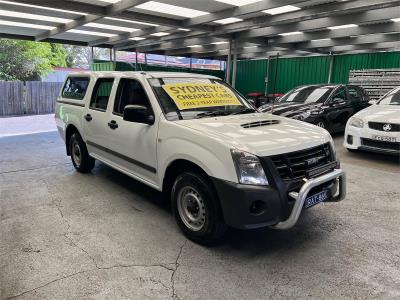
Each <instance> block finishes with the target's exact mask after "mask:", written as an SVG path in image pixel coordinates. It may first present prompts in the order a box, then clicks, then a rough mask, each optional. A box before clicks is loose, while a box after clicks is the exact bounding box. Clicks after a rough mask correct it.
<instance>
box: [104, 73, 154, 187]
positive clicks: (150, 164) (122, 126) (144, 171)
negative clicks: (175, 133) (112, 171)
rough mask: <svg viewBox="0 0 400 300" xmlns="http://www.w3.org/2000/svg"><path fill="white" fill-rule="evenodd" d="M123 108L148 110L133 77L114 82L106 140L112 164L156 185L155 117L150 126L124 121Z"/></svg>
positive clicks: (147, 99) (145, 97) (141, 88)
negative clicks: (140, 106)
mask: <svg viewBox="0 0 400 300" xmlns="http://www.w3.org/2000/svg"><path fill="white" fill-rule="evenodd" d="M126 105H142V106H146V107H147V108H148V109H149V110H150V111H153V110H152V107H151V104H150V101H149V98H148V95H147V93H146V91H145V89H144V88H143V85H142V83H141V82H140V81H139V80H138V79H135V78H133V77H130V78H121V79H120V81H119V83H118V88H117V92H116V94H115V100H114V103H113V106H112V107H111V109H112V113H111V114H110V115H109V116H110V120H108V122H110V123H112V124H115V125H114V126H113V128H110V130H109V132H108V136H107V139H108V141H109V145H110V147H111V150H112V151H113V152H114V156H115V161H116V162H117V163H118V165H119V166H120V167H121V168H122V169H124V170H125V171H127V172H129V173H132V174H133V175H135V176H136V177H138V179H139V180H142V181H146V182H147V183H150V184H157V176H156V174H157V155H156V148H157V132H158V122H159V118H158V117H157V116H154V118H155V122H154V124H153V125H148V124H142V123H135V122H128V121H125V120H124V119H123V113H124V108H125V106H126Z"/></svg>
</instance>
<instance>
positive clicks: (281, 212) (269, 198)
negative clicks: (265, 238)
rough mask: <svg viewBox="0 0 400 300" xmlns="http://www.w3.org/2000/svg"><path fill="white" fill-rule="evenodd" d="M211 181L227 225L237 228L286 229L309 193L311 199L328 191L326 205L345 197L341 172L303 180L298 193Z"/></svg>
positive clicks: (297, 214) (223, 181)
mask: <svg viewBox="0 0 400 300" xmlns="http://www.w3.org/2000/svg"><path fill="white" fill-rule="evenodd" d="M212 180H213V183H214V186H215V188H216V191H217V194H218V197H219V199H220V203H221V208H222V213H223V216H224V220H225V222H226V224H227V225H229V226H231V227H234V228H240V229H253V228H260V227H267V226H271V227H273V228H277V229H289V228H291V227H293V226H294V225H295V224H296V222H297V220H298V218H299V216H300V213H301V211H302V209H303V206H304V201H305V199H306V198H307V196H308V195H309V193H310V192H311V193H310V196H311V194H315V193H317V192H319V191H320V190H321V189H326V190H328V191H329V194H330V195H331V198H329V199H327V200H325V202H335V201H340V200H342V199H343V198H344V197H345V194H346V183H345V182H346V180H345V173H344V172H343V170H341V169H335V170H333V171H331V172H329V173H327V174H324V175H321V176H319V177H316V178H311V179H308V180H306V181H305V183H304V184H303V185H302V187H301V188H300V190H299V191H298V192H293V191H292V192H286V191H283V190H282V189H283V188H282V187H281V189H280V190H279V188H277V187H274V186H252V185H244V184H238V183H233V182H229V181H225V180H221V179H216V178H213V179H212ZM278 186H280V185H278ZM338 190H339V191H338Z"/></svg>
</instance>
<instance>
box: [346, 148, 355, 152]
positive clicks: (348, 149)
mask: <svg viewBox="0 0 400 300" xmlns="http://www.w3.org/2000/svg"><path fill="white" fill-rule="evenodd" d="M346 149H347V151H349V152H353V153H354V152H357V149H350V148H346Z"/></svg>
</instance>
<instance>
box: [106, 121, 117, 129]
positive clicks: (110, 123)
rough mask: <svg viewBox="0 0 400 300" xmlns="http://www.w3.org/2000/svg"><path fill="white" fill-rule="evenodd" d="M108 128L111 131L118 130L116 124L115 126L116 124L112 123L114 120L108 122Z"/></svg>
mask: <svg viewBox="0 0 400 300" xmlns="http://www.w3.org/2000/svg"><path fill="white" fill-rule="evenodd" d="M108 126H109V127H110V128H111V129H117V128H118V124H117V122H116V121H114V120H111V121H110V122H108Z"/></svg>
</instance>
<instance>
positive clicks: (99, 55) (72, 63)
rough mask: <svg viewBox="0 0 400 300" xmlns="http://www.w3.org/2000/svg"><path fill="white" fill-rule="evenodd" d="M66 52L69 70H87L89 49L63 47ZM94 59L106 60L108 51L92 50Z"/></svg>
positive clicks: (89, 60)
mask: <svg viewBox="0 0 400 300" xmlns="http://www.w3.org/2000/svg"><path fill="white" fill-rule="evenodd" d="M64 47H65V49H66V51H67V66H68V67H70V68H89V65H90V62H91V59H92V53H91V52H92V50H91V49H90V47H82V46H74V45H64ZM93 56H94V59H104V60H108V59H109V58H110V50H109V49H104V48H93Z"/></svg>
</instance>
